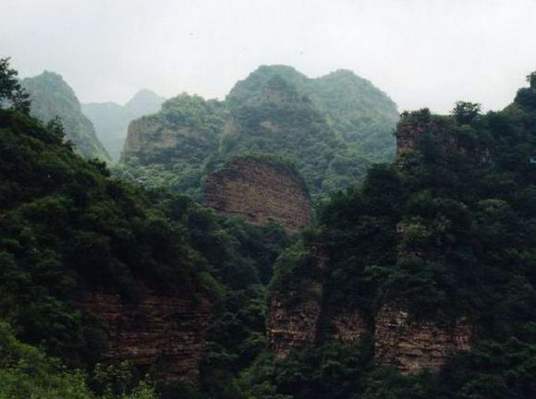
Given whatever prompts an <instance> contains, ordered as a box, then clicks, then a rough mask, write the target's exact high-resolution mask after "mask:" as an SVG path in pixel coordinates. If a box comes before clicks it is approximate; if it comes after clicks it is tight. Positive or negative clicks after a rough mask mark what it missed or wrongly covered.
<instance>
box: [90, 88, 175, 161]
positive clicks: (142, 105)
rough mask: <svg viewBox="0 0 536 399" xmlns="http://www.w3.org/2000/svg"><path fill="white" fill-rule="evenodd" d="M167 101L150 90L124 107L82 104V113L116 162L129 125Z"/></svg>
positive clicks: (107, 103) (105, 104)
mask: <svg viewBox="0 0 536 399" xmlns="http://www.w3.org/2000/svg"><path fill="white" fill-rule="evenodd" d="M164 101H165V99H164V98H162V97H160V96H159V95H157V94H156V93H154V92H152V91H151V90H148V89H142V90H140V91H138V92H137V93H136V94H134V96H132V98H131V99H130V100H128V101H127V102H126V103H125V104H124V105H120V104H117V103H114V102H105V103H86V104H82V112H83V113H84V114H85V115H86V116H87V117H88V118H89V120H91V122H92V123H93V125H94V126H95V130H96V133H97V137H98V138H99V140H100V141H101V143H102V144H103V145H104V147H105V148H106V150H107V151H108V153H109V154H110V156H111V157H112V159H113V160H114V161H118V160H119V157H120V155H121V151H122V150H123V145H124V142H125V139H126V137H127V129H128V124H129V123H130V122H131V121H132V120H133V119H136V118H139V117H141V116H143V115H148V114H153V113H155V112H157V111H158V110H159V109H160V106H161V105H162V103H163V102H164Z"/></svg>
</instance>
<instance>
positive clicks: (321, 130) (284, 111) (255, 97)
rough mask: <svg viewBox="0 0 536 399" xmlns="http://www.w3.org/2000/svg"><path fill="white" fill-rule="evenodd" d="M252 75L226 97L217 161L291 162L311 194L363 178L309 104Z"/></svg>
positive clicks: (281, 84)
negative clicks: (253, 157)
mask: <svg viewBox="0 0 536 399" xmlns="http://www.w3.org/2000/svg"><path fill="white" fill-rule="evenodd" d="M256 74H257V73H256V72H254V73H253V74H252V75H250V77H248V79H246V80H245V81H243V82H239V83H237V85H236V86H235V87H234V88H233V90H231V92H230V93H229V96H228V97H227V102H228V104H229V110H230V112H229V113H230V116H229V118H228V120H227V122H226V126H225V131H224V135H223V138H222V144H221V149H220V154H219V157H220V158H222V159H229V158H231V157H233V156H238V155H241V154H247V153H254V154H268V155H276V156H279V157H282V158H284V159H287V160H289V161H291V162H293V163H294V164H295V165H296V168H297V169H298V171H299V172H300V173H301V174H302V175H303V177H304V179H305V181H306V183H307V185H308V187H309V190H310V191H311V193H312V194H314V195H317V194H320V193H326V192H329V191H332V190H335V189H340V188H343V187H345V186H348V185H350V184H351V182H352V181H357V179H358V178H359V177H360V175H361V174H362V173H364V165H365V164H366V162H365V161H364V160H360V159H356V157H355V158H354V157H352V156H351V154H350V153H349V151H348V148H347V146H346V144H345V143H344V142H343V141H342V140H340V139H339V138H338V137H337V135H336V134H335V132H334V131H333V130H332V129H331V128H330V126H329V125H328V124H327V122H326V120H325V119H324V117H323V116H322V114H321V113H320V112H319V111H318V110H317V109H316V108H315V107H314V104H313V103H312V102H311V100H310V99H309V98H308V97H306V96H305V95H303V94H301V93H300V92H299V91H298V89H297V88H296V87H295V86H294V85H292V84H291V83H289V81H288V80H285V79H284V78H282V77H280V76H279V75H275V76H273V77H271V78H268V79H265V77H264V76H262V78H258V77H257V76H256Z"/></svg>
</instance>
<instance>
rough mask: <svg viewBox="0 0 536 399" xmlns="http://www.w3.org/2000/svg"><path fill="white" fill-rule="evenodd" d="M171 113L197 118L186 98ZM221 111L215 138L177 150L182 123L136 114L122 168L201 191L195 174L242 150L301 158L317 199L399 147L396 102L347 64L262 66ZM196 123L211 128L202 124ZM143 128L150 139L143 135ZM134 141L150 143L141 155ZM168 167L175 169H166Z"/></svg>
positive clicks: (299, 165)
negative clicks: (335, 67)
mask: <svg viewBox="0 0 536 399" xmlns="http://www.w3.org/2000/svg"><path fill="white" fill-rule="evenodd" d="M171 112H175V113H177V118H176V119H178V120H180V119H181V118H183V119H184V118H185V115H187V116H188V119H191V120H195V119H196V117H197V116H196V114H195V113H192V114H190V113H191V112H194V109H193V108H191V107H189V106H188V104H187V102H185V103H184V108H181V105H180V104H177V106H175V107H174V109H173V111H170V110H168V115H169V114H170V113H171ZM216 112H217V114H218V118H222V119H223V126H221V125H220V126H218V128H217V136H218V137H217V139H216V141H215V142H214V143H213V145H210V146H207V145H205V143H204V141H202V140H201V141H200V140H190V142H189V143H188V144H184V145H185V147H184V148H185V149H187V151H184V150H182V149H179V148H177V149H176V150H174V151H171V147H172V146H177V145H178V146H180V145H183V144H182V143H183V141H182V140H178V141H177V142H173V141H172V140H171V139H170V137H172V136H173V134H175V133H173V132H174V131H179V130H180V129H181V127H180V126H179V125H176V126H171V125H170V124H169V123H167V122H165V119H166V118H165V117H164V116H163V114H162V115H161V116H160V120H161V121H162V122H161V123H159V124H157V123H156V120H157V119H154V120H153V122H152V124H151V126H149V125H143V123H142V122H140V123H138V122H137V121H134V122H133V124H132V134H133V135H134V136H135V138H133V139H132V140H130V142H131V143H130V144H129V143H127V144H128V147H125V151H126V154H125V156H124V161H126V162H125V163H126V168H124V169H123V170H122V172H128V173H122V174H121V175H122V176H126V177H128V176H129V175H132V176H134V177H135V178H136V179H137V180H140V181H144V182H151V184H154V183H158V184H164V185H168V186H172V187H174V188H175V189H179V188H181V189H187V190H188V192H189V193H190V194H193V195H196V196H198V195H199V183H200V181H201V180H202V179H199V178H198V177H197V176H201V177H202V176H204V175H206V174H207V173H210V171H212V170H214V169H217V168H219V167H221V166H222V165H223V164H224V163H225V162H227V161H229V160H230V159H232V158H234V157H237V156H242V155H249V154H256V155H267V156H272V157H274V156H275V157H280V158H283V159H284V160H285V161H287V162H291V163H293V164H295V166H296V168H297V169H298V171H299V173H300V174H302V175H303V176H304V178H305V181H306V183H307V185H308V187H309V190H310V192H311V194H312V196H313V198H317V197H319V196H323V195H326V194H327V193H329V192H331V191H335V190H338V189H343V188H346V187H349V186H351V185H352V184H355V183H356V182H358V181H360V180H361V179H362V177H363V176H364V174H365V171H366V169H367V167H368V165H369V164H370V162H371V161H385V160H389V159H391V158H392V156H393V153H394V138H393V135H392V129H393V128H394V125H395V122H396V120H397V112H396V106H395V105H394V104H393V103H392V101H391V100H389V98H388V97H387V96H385V94H383V93H382V92H380V91H379V90H378V89H376V88H374V86H372V84H370V83H369V82H368V81H365V80H363V79H361V78H358V77H357V76H355V75H354V74H353V73H351V72H347V71H339V72H335V73H333V74H330V75H327V76H326V77H323V78H319V79H309V78H308V77H306V76H305V75H303V74H301V73H299V72H297V71H296V70H295V69H293V68H291V67H288V66H278V65H276V66H262V67H259V68H258V69H257V70H256V71H254V72H252V73H251V74H250V75H249V76H248V77H247V78H246V79H244V80H242V81H239V82H237V83H236V85H235V86H234V87H233V89H232V90H231V91H230V93H229V94H228V96H227V97H226V99H225V101H224V102H222V103H219V106H218V107H217V111H216ZM168 118H169V116H168ZM198 128H200V129H205V130H206V129H207V127H203V126H201V125H198ZM209 128H210V127H209ZM164 129H165V130H166V132H168V133H167V134H166V135H165V137H166V139H165V140H167V141H165V142H164V141H162V142H159V141H158V140H159V139H158V137H156V136H155V134H154V131H155V130H164ZM190 129H191V127H190ZM145 131H146V132H145ZM143 135H146V136H147V139H146V140H141V137H142V136H143ZM199 135H200V136H203V133H202V132H201V131H200V132H199ZM177 136H181V133H180V132H179V133H177ZM358 136H359V137H358ZM162 137H164V136H162ZM357 137H358V138H357ZM149 138H150V139H149ZM162 140H164V139H162ZM358 141H359V143H358ZM134 142H139V143H141V142H143V143H144V144H143V148H142V147H140V149H141V150H140V151H138V152H137V155H136V158H137V160H135V159H134V158H133V157H132V154H131V152H132V151H131V148H132V145H131V144H132V143H134ZM361 144H362V145H361ZM160 151H161V152H162V154H163V156H162V157H160V158H159V159H157V158H156V157H155V156H154V155H155V154H157V153H158V152H160ZM144 153H146V154H144ZM190 153H194V154H196V158H197V159H198V160H197V161H194V162H193V164H194V166H195V168H196V172H195V173H196V178H195V179H191V178H190V177H189V176H191V175H192V173H191V170H190V169H189V167H186V168H185V167H184V165H185V161H186V160H188V157H189V156H190ZM149 154H152V155H149ZM181 154H184V155H185V156H186V157H187V159H182V158H181V156H182V155H181ZM142 158H143V160H142V161H141V162H139V160H140V159H142ZM148 158H151V159H152V160H151V161H148ZM188 164H192V161H191V160H190V161H189V162H188ZM139 166H141V168H140V167H139ZM170 170H173V171H174V174H170V173H168V171H170ZM183 171H184V172H183ZM149 176H150V177H149Z"/></svg>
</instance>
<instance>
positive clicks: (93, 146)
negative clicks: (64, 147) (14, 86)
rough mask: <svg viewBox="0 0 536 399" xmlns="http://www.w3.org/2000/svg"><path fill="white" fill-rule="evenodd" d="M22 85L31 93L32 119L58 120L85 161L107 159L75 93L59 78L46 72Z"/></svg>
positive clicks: (26, 80)
mask: <svg viewBox="0 0 536 399" xmlns="http://www.w3.org/2000/svg"><path fill="white" fill-rule="evenodd" d="M21 84H22V87H23V88H24V89H25V90H26V91H27V92H28V94H30V98H31V101H32V105H31V114H32V116H34V117H36V118H37V119H39V120H41V121H43V122H44V123H48V122H49V121H51V120H53V119H55V118H57V117H59V118H60V119H61V123H62V124H63V127H64V130H65V137H66V138H67V140H70V141H71V142H72V143H73V144H74V146H75V149H76V151H77V152H79V153H80V154H81V155H82V156H84V157H85V158H98V159H100V160H102V161H109V160H110V156H109V155H108V153H107V152H106V150H105V149H104V147H103V145H102V144H101V143H100V141H99V139H98V138H97V136H96V134H95V129H94V127H93V125H92V124H91V122H90V120H89V119H88V118H87V117H85V116H84V114H82V109H81V105H80V102H79V101H78V98H77V97H76V94H75V93H74V91H73V89H72V88H71V87H70V86H69V85H68V84H67V83H66V82H65V81H64V80H63V78H62V77H61V76H60V75H58V74H56V73H53V72H47V71H45V72H43V73H42V74H41V75H38V76H35V77H33V78H26V79H23V80H22V82H21Z"/></svg>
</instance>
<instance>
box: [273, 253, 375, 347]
mask: <svg viewBox="0 0 536 399" xmlns="http://www.w3.org/2000/svg"><path fill="white" fill-rule="evenodd" d="M314 252H315V253H314V255H313V256H312V262H311V264H310V267H311V273H310V275H311V278H309V279H306V280H304V281H300V283H299V285H298V286H297V287H296V288H294V289H292V290H290V291H285V292H283V291H277V290H276V291H274V292H272V294H271V297H270V303H269V314H268V318H267V335H268V342H269V344H270V347H271V349H272V350H273V352H274V353H275V355H276V357H278V358H285V357H286V356H288V354H289V353H290V352H291V351H292V350H293V349H301V348H304V347H306V346H308V345H315V344H320V343H322V342H325V341H328V340H337V341H340V342H343V343H345V344H349V345H351V344H354V343H357V342H359V340H360V339H361V338H362V337H363V336H364V335H366V334H370V328H369V325H368V322H367V320H366V319H365V317H364V314H363V313H362V312H361V311H360V310H359V309H356V308H354V307H346V308H343V307H340V308H338V307H334V306H331V305H329V304H326V303H325V301H326V300H325V288H324V281H325V273H326V272H327V267H328V263H329V259H328V256H327V254H326V253H325V250H324V249H323V248H322V247H315V249H314Z"/></svg>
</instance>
